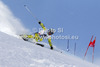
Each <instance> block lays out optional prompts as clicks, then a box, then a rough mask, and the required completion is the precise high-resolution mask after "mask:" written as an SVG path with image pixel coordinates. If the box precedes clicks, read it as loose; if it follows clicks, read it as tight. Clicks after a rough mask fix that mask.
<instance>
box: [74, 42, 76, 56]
mask: <svg viewBox="0 0 100 67" xmlns="http://www.w3.org/2000/svg"><path fill="white" fill-rule="evenodd" d="M75 53H76V43H75V45H74V55H75Z"/></svg>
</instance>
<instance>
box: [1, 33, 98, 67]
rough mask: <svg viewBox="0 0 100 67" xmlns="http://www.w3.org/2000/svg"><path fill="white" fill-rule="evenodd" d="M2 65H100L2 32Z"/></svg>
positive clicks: (93, 66)
mask: <svg viewBox="0 0 100 67" xmlns="http://www.w3.org/2000/svg"><path fill="white" fill-rule="evenodd" d="M46 46H47V45H46ZM0 67H98V66H96V65H94V64H92V63H89V62H87V61H83V60H81V59H80V58H77V57H74V56H72V55H69V54H65V53H60V52H57V51H54V50H50V49H48V47H44V48H43V47H40V46H37V45H34V44H32V43H30V42H25V41H23V40H22V39H18V38H15V37H12V36H9V35H7V34H4V33H1V32H0Z"/></svg>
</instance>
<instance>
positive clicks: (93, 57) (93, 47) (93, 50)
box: [92, 47, 94, 63]
mask: <svg viewBox="0 0 100 67" xmlns="http://www.w3.org/2000/svg"><path fill="white" fill-rule="evenodd" d="M93 61H94V47H93V53H92V63H93Z"/></svg>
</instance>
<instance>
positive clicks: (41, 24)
mask: <svg viewBox="0 0 100 67" xmlns="http://www.w3.org/2000/svg"><path fill="white" fill-rule="evenodd" d="M38 23H39V24H40V26H41V27H42V28H43V30H46V28H45V26H44V25H43V23H41V21H39V22H38Z"/></svg>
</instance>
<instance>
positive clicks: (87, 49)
mask: <svg viewBox="0 0 100 67" xmlns="http://www.w3.org/2000/svg"><path fill="white" fill-rule="evenodd" d="M88 48H89V45H88ZM88 48H87V50H86V52H85V55H84V59H85V56H86V54H87V51H88Z"/></svg>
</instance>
